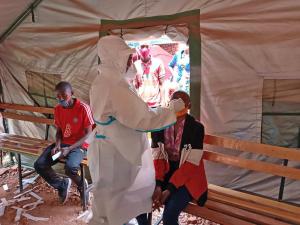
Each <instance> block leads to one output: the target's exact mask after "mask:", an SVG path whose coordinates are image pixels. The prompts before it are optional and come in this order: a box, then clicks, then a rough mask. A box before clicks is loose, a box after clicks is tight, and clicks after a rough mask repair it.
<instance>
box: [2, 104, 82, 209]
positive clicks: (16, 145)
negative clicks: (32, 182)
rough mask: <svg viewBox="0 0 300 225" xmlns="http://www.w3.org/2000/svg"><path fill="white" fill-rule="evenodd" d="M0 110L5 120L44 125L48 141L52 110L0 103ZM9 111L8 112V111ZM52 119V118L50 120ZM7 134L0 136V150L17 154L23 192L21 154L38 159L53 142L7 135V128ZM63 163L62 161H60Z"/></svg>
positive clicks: (52, 123) (20, 184) (52, 121)
mask: <svg viewBox="0 0 300 225" xmlns="http://www.w3.org/2000/svg"><path fill="white" fill-rule="evenodd" d="M0 109H1V114H2V117H3V118H5V119H14V120H21V121H29V122H33V123H41V124H45V125H46V129H45V130H46V132H45V139H48V132H49V126H50V125H54V119H52V118H53V114H54V110H53V108H45V107H37V106H29V105H17V104H8V103H0ZM8 110H9V111H8ZM18 111H25V112H27V113H28V112H31V113H32V115H28V114H25V115H24V114H21V113H19V112H18ZM33 113H40V114H43V115H44V117H38V116H36V115H35V114H33ZM51 117H52V118H51ZM5 129H6V132H7V133H2V134H0V149H1V150H2V151H6V152H14V153H17V157H18V159H17V161H18V172H19V186H20V191H23V182H22V179H23V178H24V177H25V176H26V175H29V174H24V175H23V174H22V168H21V167H22V162H21V154H24V155H30V156H36V157H38V156H39V155H41V153H42V152H43V151H44V149H45V148H46V147H47V146H49V145H50V144H52V143H53V141H52V142H51V141H48V140H43V139H39V138H32V137H25V136H21V135H15V134H9V133H8V130H7V128H5ZM60 162H61V163H64V162H63V161H60ZM80 167H81V179H82V182H83V181H84V179H85V171H84V167H87V159H86V158H85V159H84V160H83V161H82V162H81V164H80ZM83 192H84V193H85V194H86V187H85V185H84V187H83ZM83 209H84V210H86V209H87V202H86V198H85V197H84V198H83Z"/></svg>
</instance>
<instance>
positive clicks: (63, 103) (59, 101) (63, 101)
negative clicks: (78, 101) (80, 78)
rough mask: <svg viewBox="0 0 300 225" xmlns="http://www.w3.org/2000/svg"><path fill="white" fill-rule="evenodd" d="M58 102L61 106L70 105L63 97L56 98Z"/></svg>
mask: <svg viewBox="0 0 300 225" xmlns="http://www.w3.org/2000/svg"><path fill="white" fill-rule="evenodd" d="M57 101H58V104H60V105H61V106H62V107H64V108H67V107H69V106H70V103H69V101H68V100H65V99H58V100H57Z"/></svg>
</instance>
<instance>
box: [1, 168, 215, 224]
mask: <svg viewBox="0 0 300 225" xmlns="http://www.w3.org/2000/svg"><path fill="white" fill-rule="evenodd" d="M1 171H2V172H3V168H0V199H1V198H6V200H7V201H8V200H11V199H13V197H14V196H15V195H16V194H14V191H16V190H17V185H18V173H17V168H16V166H14V167H13V168H11V169H9V170H8V171H6V172H5V173H4V174H2V175H1ZM4 184H7V185H8V187H9V190H8V191H4V189H3V187H2V186H3V185H4ZM29 189H33V192H34V193H36V194H37V195H39V196H40V197H42V198H43V200H44V203H43V204H41V205H38V206H37V208H35V209H33V210H31V211H27V213H29V214H30V215H32V216H36V217H44V218H49V220H48V221H38V222H35V221H32V220H29V219H27V218H25V217H24V216H21V219H20V221H19V222H15V221H14V220H15V217H16V209H13V208H11V206H17V207H20V208H22V206H24V205H25V204H28V203H32V202H35V201H36V199H34V198H33V197H31V199H29V200H26V201H22V202H20V203H15V204H13V205H11V206H7V207H6V209H5V213H4V216H2V217H0V225H17V224H18V225H31V224H32V225H50V224H51V225H84V224H86V223H84V222H82V221H80V220H76V218H77V217H78V216H79V215H80V214H81V213H82V208H81V205H80V198H79V194H78V192H77V190H76V188H75V187H74V186H73V187H72V190H71V194H70V198H69V200H68V202H67V203H66V204H65V205H62V204H60V203H59V201H58V197H57V192H56V191H55V190H54V189H52V188H51V187H50V186H48V184H46V183H45V182H44V181H43V179H41V178H40V177H38V178H37V180H36V183H35V184H32V185H29V187H28V188H26V189H25V191H26V190H29ZM25 196H30V195H25ZM159 217H160V213H158V212H154V213H153V221H157V219H158V218H159ZM133 224H134V223H133ZM180 224H182V225H188V224H197V225H216V224H215V223H212V222H210V221H207V220H203V219H201V218H198V217H195V216H192V215H188V214H185V213H182V214H181V216H180Z"/></svg>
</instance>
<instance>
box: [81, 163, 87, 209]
mask: <svg viewBox="0 0 300 225" xmlns="http://www.w3.org/2000/svg"><path fill="white" fill-rule="evenodd" d="M80 170H81V183H82V192H83V199H82V203H83V206H82V207H83V211H85V210H87V202H86V195H87V192H86V188H87V187H86V186H85V173H84V165H82V164H80Z"/></svg>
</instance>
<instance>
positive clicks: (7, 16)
mask: <svg viewBox="0 0 300 225" xmlns="http://www.w3.org/2000/svg"><path fill="white" fill-rule="evenodd" d="M32 2H34V1H33V0H18V1H11V0H2V1H1V4H0V12H1V20H0V34H3V32H5V30H6V29H7V28H9V26H10V25H11V24H12V23H13V22H14V21H15V20H16V19H17V18H18V16H19V15H20V14H21V13H22V12H24V11H25V10H26V8H27V7H28V6H29V5H30V4H31V3H32Z"/></svg>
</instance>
